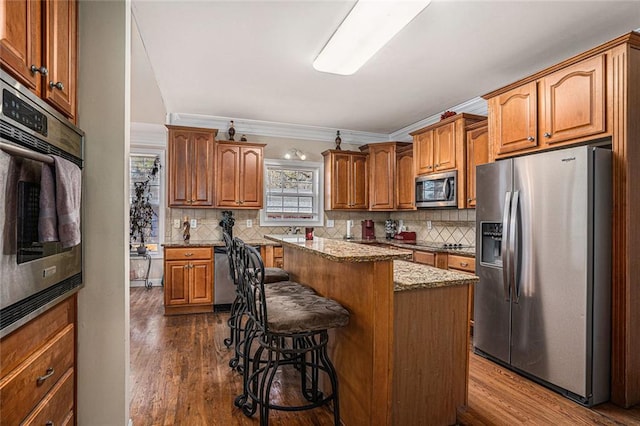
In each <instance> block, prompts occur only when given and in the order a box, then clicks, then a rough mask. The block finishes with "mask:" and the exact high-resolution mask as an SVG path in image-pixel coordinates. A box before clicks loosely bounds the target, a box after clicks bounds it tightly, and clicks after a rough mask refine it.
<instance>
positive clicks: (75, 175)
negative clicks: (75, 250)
mask: <svg viewBox="0 0 640 426" xmlns="http://www.w3.org/2000/svg"><path fill="white" fill-rule="evenodd" d="M52 157H53V160H54V163H55V168H56V212H57V213H58V237H59V238H60V242H61V243H62V247H65V248H66V247H73V246H76V245H78V244H80V237H81V236H80V196H81V189H82V172H81V170H80V168H79V167H78V166H76V165H75V164H73V163H72V162H71V161H69V160H65V159H64V158H61V157H57V156H52Z"/></svg>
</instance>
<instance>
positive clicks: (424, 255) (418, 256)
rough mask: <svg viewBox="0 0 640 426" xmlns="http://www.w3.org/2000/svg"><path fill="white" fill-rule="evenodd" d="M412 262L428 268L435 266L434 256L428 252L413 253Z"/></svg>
mask: <svg viewBox="0 0 640 426" xmlns="http://www.w3.org/2000/svg"><path fill="white" fill-rule="evenodd" d="M413 261H414V262H416V263H424V264H425V265H429V266H436V254H435V253H432V252H429V251H417V250H416V251H414V252H413Z"/></svg>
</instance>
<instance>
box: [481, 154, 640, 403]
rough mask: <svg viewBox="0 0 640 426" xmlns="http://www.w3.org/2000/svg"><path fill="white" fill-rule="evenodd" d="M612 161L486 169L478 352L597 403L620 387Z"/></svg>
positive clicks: (542, 161) (536, 162)
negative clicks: (615, 377) (615, 363)
mask: <svg viewBox="0 0 640 426" xmlns="http://www.w3.org/2000/svg"><path fill="white" fill-rule="evenodd" d="M611 163H612V156H611V151H610V150H607V149H602V148H594V147H589V146H581V147H577V148H569V149H562V150H558V151H552V152H545V153H540V154H534V155H529V156H524V157H518V158H514V159H507V160H499V161H496V162H495V163H491V164H485V165H481V166H478V167H477V169H476V180H477V206H476V225H477V226H476V235H477V243H476V247H477V248H478V249H479V252H478V253H477V256H478V259H477V261H476V273H477V275H478V276H479V277H480V281H479V282H478V284H477V285H476V287H475V302H474V335H473V343H474V348H475V352H476V353H478V354H480V355H483V356H486V357H488V358H490V359H492V360H494V361H497V362H499V363H501V364H503V365H505V366H507V367H509V368H511V369H513V370H515V371H517V372H519V373H521V374H523V375H526V376H528V377H530V378H532V379H534V380H536V381H538V382H540V383H542V384H544V385H546V386H548V387H551V388H553V389H554V390H556V391H558V392H561V393H563V394H564V395H566V396H567V397H569V398H571V399H574V400H575V401H578V402H579V403H581V404H583V405H587V406H591V405H595V404H598V403H600V402H604V401H607V400H608V399H609V389H610V385H609V382H610V335H611V334H610V324H611V319H610V318H611V203H612V201H611ZM639 214H640V213H639Z"/></svg>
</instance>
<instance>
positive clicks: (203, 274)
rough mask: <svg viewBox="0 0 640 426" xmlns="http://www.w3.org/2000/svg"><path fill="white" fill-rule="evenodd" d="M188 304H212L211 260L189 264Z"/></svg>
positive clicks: (195, 261)
mask: <svg viewBox="0 0 640 426" xmlns="http://www.w3.org/2000/svg"><path fill="white" fill-rule="evenodd" d="M188 269H189V303H191V304H206V303H209V304H211V303H213V266H212V264H211V260H192V261H190V262H189V268H188Z"/></svg>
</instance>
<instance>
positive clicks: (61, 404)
mask: <svg viewBox="0 0 640 426" xmlns="http://www.w3.org/2000/svg"><path fill="white" fill-rule="evenodd" d="M73 411H74V410H73V368H70V369H68V370H67V372H66V373H65V374H64V376H62V378H61V379H60V380H59V381H58V383H56V384H55V386H54V387H53V388H52V389H51V392H49V393H48V394H47V395H46V396H45V397H44V399H43V400H42V401H40V404H38V406H37V407H36V409H35V410H33V412H32V413H31V414H30V415H29V417H28V418H27V419H25V421H24V423H22V425H23V426H28V425H34V426H36V425H37V426H41V425H46V424H48V422H51V424H53V425H56V426H57V425H66V424H73Z"/></svg>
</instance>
